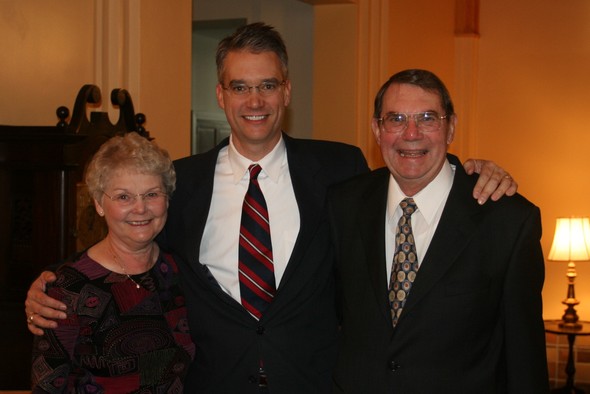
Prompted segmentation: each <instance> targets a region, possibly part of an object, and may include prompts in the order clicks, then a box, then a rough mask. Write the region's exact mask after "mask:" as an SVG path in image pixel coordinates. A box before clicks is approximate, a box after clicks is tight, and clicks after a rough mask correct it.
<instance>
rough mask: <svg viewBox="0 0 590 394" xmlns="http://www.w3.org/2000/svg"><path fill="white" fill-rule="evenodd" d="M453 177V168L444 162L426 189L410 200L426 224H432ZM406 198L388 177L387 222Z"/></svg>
mask: <svg viewBox="0 0 590 394" xmlns="http://www.w3.org/2000/svg"><path fill="white" fill-rule="evenodd" d="M454 176H455V166H453V165H452V164H451V163H449V161H448V160H445V162H444V164H443V166H442V168H441V170H440V171H439V173H438V175H437V176H436V177H435V178H434V179H433V180H432V182H430V183H429V184H428V185H426V187H425V188H424V189H422V190H420V191H419V192H418V193H416V194H415V195H414V196H413V197H412V198H413V199H414V202H415V203H416V205H417V206H418V211H420V213H421V214H422V216H423V217H424V219H425V220H426V222H427V223H428V224H430V223H432V221H433V220H434V218H435V216H436V212H437V210H438V208H439V206H440V203H441V201H442V200H443V199H445V198H446V197H447V195H448V193H449V192H450V190H451V187H452V186H453V178H454ZM406 197H408V196H406V195H405V194H404V193H403V192H402V190H401V189H400V187H399V185H398V184H397V182H396V181H395V179H394V178H393V175H390V176H389V190H388V193H387V220H388V221H392V220H393V218H394V215H395V212H396V210H397V209H398V208H399V203H400V202H401V201H402V200H403V199H404V198H406Z"/></svg>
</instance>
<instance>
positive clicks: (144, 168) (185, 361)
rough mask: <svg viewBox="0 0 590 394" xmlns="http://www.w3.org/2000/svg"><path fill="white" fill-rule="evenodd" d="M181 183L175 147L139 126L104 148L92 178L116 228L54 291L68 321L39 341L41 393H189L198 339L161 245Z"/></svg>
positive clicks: (69, 268) (36, 368)
mask: <svg viewBox="0 0 590 394" xmlns="http://www.w3.org/2000/svg"><path fill="white" fill-rule="evenodd" d="M175 182H176V174H175V172H174V167H173V165H172V162H171V160H170V157H169V156H168V153H167V152H166V151H164V150H162V149H160V148H159V147H157V146H156V145H155V144H153V143H151V142H150V141H148V140H147V139H145V138H143V137H140V136H139V135H138V134H136V133H129V134H126V135H125V136H122V137H119V136H117V137H113V138H112V139H110V140H109V141H107V142H106V143H105V144H104V145H102V146H101V148H100V149H99V151H98V152H97V153H96V154H95V156H94V157H93V159H92V161H91V162H90V163H89V166H88V169H87V171H86V184H87V186H88V189H89V192H90V194H91V196H92V198H93V199H94V205H95V208H96V211H97V212H98V214H99V215H100V216H104V218H105V219H106V223H107V226H108V234H107V235H106V237H105V238H104V239H102V240H101V241H99V242H98V243H97V244H95V245H94V246H92V247H91V248H89V249H88V250H87V251H86V252H84V253H83V254H82V255H81V256H80V258H79V259H78V260H77V261H74V262H70V263H67V264H64V265H63V266H61V267H60V268H59V269H58V271H57V275H58V279H57V281H56V282H55V283H54V285H53V286H52V287H50V288H49V289H48V294H49V295H51V296H52V297H54V298H57V299H59V300H60V301H62V302H64V303H65V304H66V305H67V307H68V310H67V314H68V318H67V319H66V320H60V321H59V325H58V327H57V328H56V329H54V330H46V334H45V336H42V337H36V338H35V342H34V346H33V364H32V379H33V392H35V393H37V392H39V393H43V392H50V393H54V392H92V393H99V392H107V393H118V392H121V393H129V392H140V391H142V392H143V390H145V392H156V391H157V392H182V380H183V377H184V375H185V374H186V371H187V370H188V366H189V364H190V362H191V360H192V358H193V356H194V345H193V343H192V342H191V339H190V335H189V332H188V326H187V320H186V308H185V305H184V297H183V294H182V291H181V289H180V286H179V277H178V273H177V267H176V264H175V263H174V261H173V259H172V257H171V256H170V255H167V254H164V253H161V251H160V250H159V248H158V244H157V243H156V242H154V238H155V237H156V235H157V234H158V233H159V232H160V231H161V230H162V228H163V227H164V224H165V222H166V215H167V208H168V199H169V197H170V195H171V194H172V192H173V191H174V188H175Z"/></svg>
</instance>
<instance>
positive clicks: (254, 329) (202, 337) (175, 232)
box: [158, 135, 368, 394]
mask: <svg viewBox="0 0 590 394" xmlns="http://www.w3.org/2000/svg"><path fill="white" fill-rule="evenodd" d="M283 137H284V139H285V144H286V149H287V158H288V161H289V171H290V174H291V179H292V182H293V188H294V191H295V197H296V199H297V204H298V206H299V215H300V219H301V227H300V232H299V235H298V238H297V241H296V244H295V247H294V250H293V253H292V255H291V258H290V260H289V262H288V265H287V269H286V271H285V273H284V276H283V278H282V280H281V283H280V284H279V285H278V288H277V293H276V296H275V298H274V300H273V302H272V304H271V305H270V307H269V309H268V310H267V311H266V313H265V314H264V316H263V317H262V319H261V320H260V321H259V322H258V321H256V320H255V319H253V318H252V317H251V316H250V315H249V314H248V313H247V312H246V311H245V309H244V308H243V307H242V306H241V305H240V304H239V303H238V302H237V301H235V300H234V299H233V298H231V297H230V296H229V295H227V294H226V293H225V292H223V291H222V290H221V289H220V287H219V286H218V285H217V283H216V282H215V280H214V279H213V278H212V276H211V274H210V273H209V272H208V270H207V269H206V268H205V267H204V266H203V265H202V264H200V262H199V247H200V243H201V238H202V235H203V230H204V228H205V222H206V219H207V215H208V211H209V206H210V201H211V198H212V190H213V175H214V170H215V163H216V160H217V155H218V153H219V150H220V149H221V148H222V147H223V146H225V145H227V144H228V141H227V140H226V141H224V142H223V143H222V144H221V145H219V146H218V147H216V148H215V149H214V150H212V151H210V152H207V153H204V154H200V155H196V156H192V157H188V158H185V159H181V160H178V161H176V162H175V163H174V165H175V168H176V172H177V176H178V182H177V183H178V184H177V190H176V192H175V193H174V195H173V197H172V199H171V202H170V208H169V211H168V212H169V213H168V221H167V224H166V226H165V229H164V231H163V232H162V234H161V236H160V237H159V239H158V241H159V242H160V244H161V245H162V246H163V247H164V248H166V249H171V250H172V251H173V252H174V253H175V256H176V258H177V259H178V260H177V261H178V262H179V267H180V270H181V275H182V277H183V279H184V291H185V294H186V298H187V299H186V304H187V307H188V315H189V322H190V329H191V334H192V338H193V341H194V343H195V344H196V356H195V361H194V362H193V365H192V368H191V370H190V372H189V376H188V377H187V381H186V384H185V387H186V392H187V393H232V394H233V393H240V394H244V393H255V392H257V379H256V376H257V373H258V369H259V367H260V360H263V362H264V369H265V370H266V373H267V375H268V383H269V388H270V391H271V393H302V392H306V393H320V392H321V393H324V392H327V391H329V390H330V386H331V373H332V370H333V367H334V363H335V358H336V335H337V326H338V325H337V318H336V311H335V306H334V279H333V265H332V262H333V259H332V251H331V249H330V240H329V230H328V226H327V220H326V215H325V196H326V191H327V188H328V186H329V185H332V184H334V183H336V182H340V181H342V180H344V179H346V178H349V177H351V176H353V175H356V174H359V173H361V172H367V171H368V167H367V164H366V161H365V159H364V156H363V155H362V152H361V151H360V150H359V149H358V148H356V147H353V146H349V145H345V144H340V143H333V142H325V141H311V140H298V139H293V138H290V137H288V136H287V135H284V136H283ZM271 225H272V222H271ZM236 264H237V261H236Z"/></svg>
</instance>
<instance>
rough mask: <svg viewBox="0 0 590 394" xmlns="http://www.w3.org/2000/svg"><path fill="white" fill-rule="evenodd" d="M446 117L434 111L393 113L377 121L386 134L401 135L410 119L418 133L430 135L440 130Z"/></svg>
mask: <svg viewBox="0 0 590 394" xmlns="http://www.w3.org/2000/svg"><path fill="white" fill-rule="evenodd" d="M447 117H448V115H444V116H440V115H439V114H438V112H435V111H427V112H419V113H416V114H403V113H397V112H394V113H390V114H387V115H385V116H384V117H382V118H377V121H378V122H379V124H380V126H381V127H383V130H385V132H387V133H402V132H403V131H404V130H406V129H407V128H408V123H409V122H410V118H412V119H414V123H415V124H416V128H417V129H418V130H419V131H422V132H424V133H430V132H433V131H437V130H438V129H440V125H441V122H442V120H443V119H446V118H447Z"/></svg>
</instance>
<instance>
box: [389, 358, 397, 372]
mask: <svg viewBox="0 0 590 394" xmlns="http://www.w3.org/2000/svg"><path fill="white" fill-rule="evenodd" d="M387 364H388V367H389V370H390V371H391V372H395V371H397V370H398V369H399V368H400V365H399V364H398V363H396V362H395V361H393V360H391V361H389V362H388V363H387Z"/></svg>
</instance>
